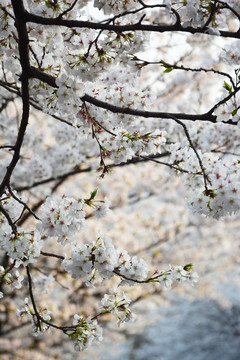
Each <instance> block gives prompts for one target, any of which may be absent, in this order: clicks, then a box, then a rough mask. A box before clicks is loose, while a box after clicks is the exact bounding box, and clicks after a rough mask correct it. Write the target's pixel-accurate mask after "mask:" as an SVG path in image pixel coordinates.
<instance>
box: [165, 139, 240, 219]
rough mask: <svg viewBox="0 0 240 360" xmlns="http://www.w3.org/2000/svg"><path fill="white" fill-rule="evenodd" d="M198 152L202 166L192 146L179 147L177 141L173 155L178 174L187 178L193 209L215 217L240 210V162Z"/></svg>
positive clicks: (189, 202)
mask: <svg viewBox="0 0 240 360" xmlns="http://www.w3.org/2000/svg"><path fill="white" fill-rule="evenodd" d="M198 154H199V156H200V158H201V161H202V166H203V168H201V166H200V163H199V160H198V158H197V157H196V154H195V152H194V150H193V149H192V148H188V147H185V148H183V149H178V146H177V144H176V146H175V149H173V147H172V152H171V157H170V161H171V163H173V164H175V167H174V169H176V168H179V174H181V176H182V177H183V178H184V181H185V186H186V189H187V191H186V197H187V201H188V204H189V206H190V207H191V209H192V210H193V211H194V212H198V213H200V214H204V215H208V216H211V217H213V218H216V219H218V218H220V217H222V216H225V215H227V214H232V213H235V212H236V211H239V209H240V195H239V184H240V165H239V162H238V161H235V160H232V161H224V160H223V159H221V158H219V156H217V155H215V154H213V153H208V152H206V153H204V154H202V153H201V151H200V150H199V151H198ZM181 170H184V172H181ZM203 171H204V173H203ZM177 172H178V170H177ZM186 172H187V173H186Z"/></svg>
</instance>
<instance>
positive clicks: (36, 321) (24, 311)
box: [16, 298, 51, 336]
mask: <svg viewBox="0 0 240 360" xmlns="http://www.w3.org/2000/svg"><path fill="white" fill-rule="evenodd" d="M28 302H29V300H28V298H25V306H24V307H22V308H21V309H17V311H16V315H17V318H18V320H22V317H23V316H27V317H28V318H29V319H30V320H31V322H32V331H33V335H34V336H38V335H40V333H42V332H45V331H46V330H48V329H49V325H48V321H50V320H51V311H50V310H48V307H47V306H45V307H44V308H42V309H41V308H40V309H38V314H35V313H34V311H33V310H32V309H31V308H30V306H29V303H28ZM39 316H41V318H42V319H40V318H39Z"/></svg>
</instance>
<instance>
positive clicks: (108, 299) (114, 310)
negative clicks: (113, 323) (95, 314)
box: [98, 289, 136, 325]
mask: <svg viewBox="0 0 240 360" xmlns="http://www.w3.org/2000/svg"><path fill="white" fill-rule="evenodd" d="M109 293H110V294H105V295H104V297H103V299H102V300H101V302H100V304H99V306H98V310H99V311H100V314H105V313H111V314H113V315H114V316H116V317H117V319H118V325H120V324H121V323H125V322H128V321H135V319H136V315H135V314H134V313H132V312H131V310H130V309H129V304H130V303H131V299H130V298H129V296H128V295H127V294H126V293H124V292H122V293H120V294H119V293H118V289H110V290H109Z"/></svg>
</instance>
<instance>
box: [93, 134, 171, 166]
mask: <svg viewBox="0 0 240 360" xmlns="http://www.w3.org/2000/svg"><path fill="white" fill-rule="evenodd" d="M141 132H142V131H141V130H139V131H136V132H134V133H133V134H130V133H129V132H128V131H127V130H125V129H115V133H116V134H115V135H114V136H110V137H109V136H106V133H105V132H100V134H98V135H97V136H98V138H99V141H100V143H101V149H102V153H103V156H105V157H109V158H110V159H112V160H114V162H115V163H116V164H118V163H121V162H126V161H127V160H129V159H132V157H133V156H134V155H136V154H137V155H141V154H156V153H160V152H161V147H162V146H163V145H164V144H165V142H166V134H167V133H166V131H164V130H163V131H160V130H155V131H154V132H153V133H150V134H149V133H147V134H141Z"/></svg>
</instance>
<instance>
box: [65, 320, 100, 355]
mask: <svg viewBox="0 0 240 360" xmlns="http://www.w3.org/2000/svg"><path fill="white" fill-rule="evenodd" d="M73 326H74V329H73V330H72V331H68V332H66V334H67V335H68V336H69V337H70V338H71V339H72V340H73V343H74V348H75V350H76V351H80V350H85V349H87V348H88V347H89V346H90V345H91V344H92V343H93V342H94V341H96V342H100V341H101V340H102V331H103V330H102V327H101V326H99V325H98V323H97V320H94V319H91V318H90V317H87V318H85V317H84V316H82V315H81V316H80V315H77V314H75V315H74V320H73Z"/></svg>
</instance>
